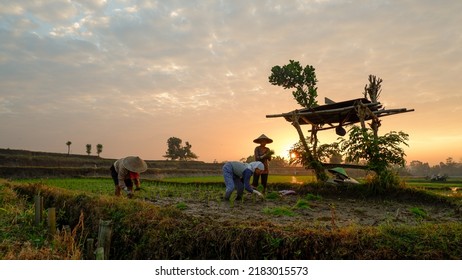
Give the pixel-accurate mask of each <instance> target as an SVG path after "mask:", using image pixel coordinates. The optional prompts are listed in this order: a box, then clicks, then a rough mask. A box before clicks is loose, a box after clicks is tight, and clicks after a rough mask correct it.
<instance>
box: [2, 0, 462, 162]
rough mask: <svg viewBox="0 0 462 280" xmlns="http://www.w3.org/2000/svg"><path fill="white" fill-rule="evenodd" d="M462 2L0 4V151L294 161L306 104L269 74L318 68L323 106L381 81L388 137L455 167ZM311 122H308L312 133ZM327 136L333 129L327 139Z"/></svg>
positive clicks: (461, 107)
mask: <svg viewBox="0 0 462 280" xmlns="http://www.w3.org/2000/svg"><path fill="white" fill-rule="evenodd" d="M461 11H462V1H460V0H441V1H434V0H396V1H394V0H370V1H366V0H364V1H362V0H348V1H347V0H306V1H303V0H298V1H289V0H273V1H271V0H268V1H264V0H258V1H247V0H222V1H212V0H208V1H207V0H197V1H195V0H171V1H170V0H169V1H151V0H149V1H148V0H146V1H143V0H139V1H131V0H117V1H110V0H107V1H106V0H80V1H73V0H47V1H35V0H15V1H6V0H5V1H0V133H1V136H0V148H11V149H25V150H34V151H49V152H63V153H67V146H66V142H67V141H71V142H72V145H71V153H75V154H85V151H86V149H85V145H86V144H92V146H93V150H94V151H95V150H96V145H97V144H102V145H103V153H102V154H101V156H102V157H106V158H118V157H123V156H127V155H140V156H141V157H143V158H145V159H163V157H162V156H163V155H164V154H165V151H166V150H167V139H168V138H169V137H172V136H173V137H178V138H180V139H182V140H183V143H184V142H185V141H188V142H189V143H190V144H191V145H192V151H193V152H194V153H196V154H197V155H198V156H199V160H202V161H206V162H211V161H213V160H217V161H220V162H221V161H225V160H239V159H240V158H242V157H246V156H248V155H251V154H252V153H253V148H254V147H255V144H254V143H253V142H252V140H253V139H255V138H257V137H258V136H260V135H261V134H262V133H264V134H266V135H267V136H269V137H270V138H272V139H273V140H274V143H273V144H271V145H269V146H268V147H270V148H272V149H274V150H275V152H276V154H277V155H281V156H284V157H287V156H288V154H287V150H288V149H289V148H290V147H291V145H292V144H294V143H295V142H297V140H298V135H297V133H296V130H295V129H294V128H293V127H292V126H291V125H290V124H289V123H288V122H286V121H285V120H284V119H282V118H267V117H266V115H271V114H279V113H285V112H289V111H292V110H294V109H298V108H299V105H298V104H297V103H296V101H295V100H294V99H293V98H292V94H291V91H290V90H284V89H283V88H281V87H278V86H274V85H271V84H270V83H269V82H268V76H269V75H270V74H271V68H272V67H273V66H275V65H281V66H282V65H285V64H287V63H288V62H289V60H296V61H300V63H301V64H302V65H304V66H305V65H312V66H313V67H314V68H315V69H316V75H317V78H318V80H319V82H318V84H317V86H318V95H319V96H318V102H319V103H320V104H323V103H324V98H325V97H329V98H330V99H333V100H335V101H343V100H348V99H354V98H359V97H362V92H363V89H364V86H365V85H366V84H367V82H368V81H367V78H368V76H369V74H373V75H376V76H378V77H380V78H382V79H383V83H382V94H381V96H380V101H381V102H382V104H384V106H385V107H386V108H408V109H415V111H414V112H412V113H406V114H399V115H395V116H390V117H387V118H384V119H383V120H382V124H383V125H382V127H381V130H380V132H381V133H382V134H383V133H386V132H389V131H392V130H394V131H404V132H406V133H408V134H409V135H410V140H409V147H408V148H405V151H406V153H407V161H408V162H410V161H412V160H420V161H423V162H429V163H430V164H431V165H432V164H438V163H439V162H441V161H442V162H445V161H446V159H447V158H448V157H453V159H454V160H455V161H458V162H461V161H462V149H461V148H462V147H461V146H462V144H461V143H462V132H461V131H462V126H461V121H462V90H461V85H460V80H461V79H460V75H461V74H462V29H461V26H462V15H461ZM308 129H309V128H308V127H306V130H308ZM319 138H320V141H321V142H322V143H329V142H332V141H334V140H335V139H336V138H337V136H336V135H335V133H334V132H333V131H332V130H327V131H323V132H320V133H319Z"/></svg>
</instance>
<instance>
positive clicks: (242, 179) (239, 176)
mask: <svg viewBox="0 0 462 280" xmlns="http://www.w3.org/2000/svg"><path fill="white" fill-rule="evenodd" d="M264 169H265V166H264V165H263V163H261V162H260V161H254V162H251V163H243V162H239V161H230V162H227V163H225V165H223V177H224V179H225V185H226V193H225V197H224V200H225V201H229V198H230V197H231V193H232V192H233V191H234V188H236V189H237V197H236V200H241V199H242V195H243V193H244V188H245V189H246V190H247V191H248V192H249V193H254V194H256V195H258V196H263V195H262V194H261V193H260V192H258V191H256V190H254V189H253V188H252V187H251V186H250V177H252V174H261V172H263V170H264Z"/></svg>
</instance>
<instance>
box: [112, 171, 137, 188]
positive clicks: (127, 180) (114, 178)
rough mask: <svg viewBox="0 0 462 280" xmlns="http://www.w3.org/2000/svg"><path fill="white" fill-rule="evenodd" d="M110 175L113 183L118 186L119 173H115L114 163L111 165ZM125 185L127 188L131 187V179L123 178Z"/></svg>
mask: <svg viewBox="0 0 462 280" xmlns="http://www.w3.org/2000/svg"><path fill="white" fill-rule="evenodd" d="M110 170H111V177H112V180H113V181H114V185H115V186H118V185H119V174H118V173H117V171H116V169H115V167H114V165H112V166H111V168H110ZM124 182H125V185H126V186H127V188H128V189H129V190H131V189H133V181H132V180H131V179H124Z"/></svg>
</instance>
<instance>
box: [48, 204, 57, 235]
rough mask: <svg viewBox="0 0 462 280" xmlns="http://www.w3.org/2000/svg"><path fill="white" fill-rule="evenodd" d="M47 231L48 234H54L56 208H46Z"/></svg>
mask: <svg viewBox="0 0 462 280" xmlns="http://www.w3.org/2000/svg"><path fill="white" fill-rule="evenodd" d="M48 233H49V235H50V236H54V235H55V234H56V208H54V207H52V208H48Z"/></svg>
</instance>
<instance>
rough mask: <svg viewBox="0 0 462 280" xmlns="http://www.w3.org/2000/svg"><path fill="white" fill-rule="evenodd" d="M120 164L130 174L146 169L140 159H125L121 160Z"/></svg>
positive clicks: (146, 166)
mask: <svg viewBox="0 0 462 280" xmlns="http://www.w3.org/2000/svg"><path fill="white" fill-rule="evenodd" d="M122 164H123V166H124V167H125V168H127V169H128V170H129V171H131V172H137V173H141V172H144V171H146V169H148V165H147V164H146V162H145V161H144V160H142V159H141V158H140V157H126V158H124V159H123V161H122Z"/></svg>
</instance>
